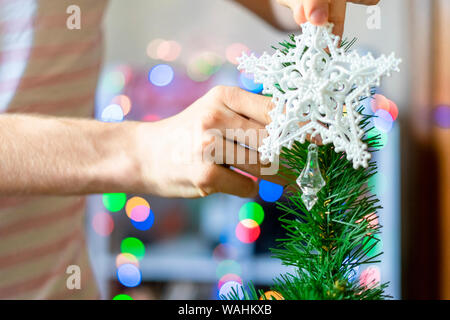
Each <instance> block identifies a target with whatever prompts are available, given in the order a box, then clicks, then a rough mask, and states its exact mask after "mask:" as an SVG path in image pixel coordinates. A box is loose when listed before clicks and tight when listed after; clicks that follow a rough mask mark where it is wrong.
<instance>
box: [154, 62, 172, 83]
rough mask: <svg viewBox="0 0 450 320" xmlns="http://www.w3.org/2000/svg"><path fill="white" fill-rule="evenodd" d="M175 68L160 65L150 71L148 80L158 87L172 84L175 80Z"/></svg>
mask: <svg viewBox="0 0 450 320" xmlns="http://www.w3.org/2000/svg"><path fill="white" fill-rule="evenodd" d="M174 75H175V73H174V71H173V68H172V67H171V66H169V65H167V64H158V65H156V66H154V67H153V68H151V69H150V72H149V73H148V80H149V81H150V82H151V83H152V84H153V85H155V86H157V87H164V86H167V85H168V84H170V83H171V82H172V80H173V78H174Z"/></svg>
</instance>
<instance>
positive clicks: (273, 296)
mask: <svg viewBox="0 0 450 320" xmlns="http://www.w3.org/2000/svg"><path fill="white" fill-rule="evenodd" d="M259 300H284V297H283V296H282V295H281V293H279V292H277V291H266V292H265V293H264V295H263V296H261V297H260V298H259Z"/></svg>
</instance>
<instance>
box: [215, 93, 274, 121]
mask: <svg viewBox="0 0 450 320" xmlns="http://www.w3.org/2000/svg"><path fill="white" fill-rule="evenodd" d="M218 90H219V91H220V92H219V96H220V98H221V100H222V103H223V104H224V105H225V106H226V107H228V108H230V109H231V110H233V111H235V112H237V113H239V114H241V115H243V116H244V117H247V118H249V119H253V120H254V121H256V122H259V123H260V124H263V125H267V124H269V123H270V121H271V119H270V116H269V111H270V110H272V109H273V107H274V104H273V103H272V98H270V97H265V96H262V95H258V94H254V93H250V92H247V91H245V90H243V89H241V88H238V87H226V86H221V87H219V89H218Z"/></svg>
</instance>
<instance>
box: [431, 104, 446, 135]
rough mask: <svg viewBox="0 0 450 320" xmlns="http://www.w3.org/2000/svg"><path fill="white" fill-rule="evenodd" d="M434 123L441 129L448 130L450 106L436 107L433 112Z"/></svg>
mask: <svg viewBox="0 0 450 320" xmlns="http://www.w3.org/2000/svg"><path fill="white" fill-rule="evenodd" d="M433 119H434V122H435V123H436V124H437V125H438V126H439V127H441V128H443V129H448V128H450V106H448V105H441V106H437V107H436V108H435V109H434V112H433Z"/></svg>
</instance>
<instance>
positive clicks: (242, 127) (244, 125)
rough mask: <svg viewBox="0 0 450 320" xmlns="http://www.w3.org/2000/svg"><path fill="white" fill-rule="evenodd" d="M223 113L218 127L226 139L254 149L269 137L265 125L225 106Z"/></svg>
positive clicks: (219, 118)
mask: <svg viewBox="0 0 450 320" xmlns="http://www.w3.org/2000/svg"><path fill="white" fill-rule="evenodd" d="M221 112H223V113H222V115H220V116H218V117H217V118H218V122H217V124H216V126H217V129H219V130H220V132H221V133H222V136H223V137H225V139H227V140H231V141H236V142H238V143H241V144H244V145H246V146H248V147H250V148H252V149H258V148H259V146H260V144H261V141H262V140H263V139H264V138H265V137H266V136H267V130H266V129H265V126H264V125H262V124H261V123H259V122H256V121H254V120H251V119H247V118H245V117H243V116H242V115H240V114H238V113H236V112H235V111H233V110H231V109H229V108H227V107H226V106H225V105H223V110H222V111H221Z"/></svg>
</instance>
